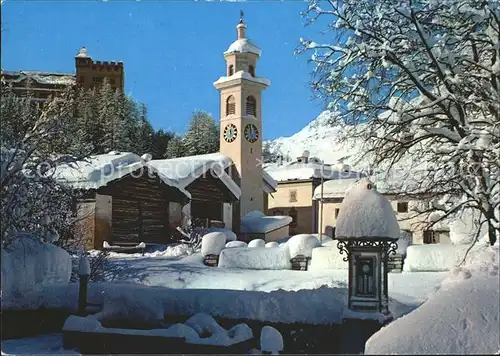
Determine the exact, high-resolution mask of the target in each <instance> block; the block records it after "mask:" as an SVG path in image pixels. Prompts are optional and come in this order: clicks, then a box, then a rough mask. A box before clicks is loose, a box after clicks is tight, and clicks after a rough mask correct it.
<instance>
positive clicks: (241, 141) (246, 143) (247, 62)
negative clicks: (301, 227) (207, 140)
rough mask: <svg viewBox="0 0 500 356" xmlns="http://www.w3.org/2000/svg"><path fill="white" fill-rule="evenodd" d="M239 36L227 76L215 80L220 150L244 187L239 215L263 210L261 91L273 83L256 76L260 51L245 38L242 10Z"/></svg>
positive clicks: (227, 54)
mask: <svg viewBox="0 0 500 356" xmlns="http://www.w3.org/2000/svg"><path fill="white" fill-rule="evenodd" d="M236 30H237V36H238V37H237V39H236V41H234V42H233V43H232V44H231V45H230V46H229V48H228V49H227V51H225V52H224V58H225V59H226V75H225V76H224V77H221V78H219V80H217V81H216V82H215V83H214V86H215V88H216V89H217V90H218V91H219V92H220V135H221V136H220V153H222V154H223V155H225V156H228V157H230V158H231V159H232V161H233V163H234V166H235V168H236V172H231V175H232V177H233V179H234V180H235V181H236V182H237V183H238V185H239V187H240V189H241V197H240V216H244V215H246V214H247V213H249V212H251V211H253V210H258V211H262V212H263V209H264V193H263V184H264V183H263V178H262V161H261V160H262V91H263V90H264V89H266V88H267V87H268V86H269V85H270V83H269V80H267V79H266V78H261V77H257V75H256V73H257V61H258V59H259V57H260V54H261V50H260V48H259V47H257V46H256V45H255V44H254V43H253V42H252V41H250V40H249V39H248V38H247V37H246V25H245V23H244V22H243V13H242V12H241V13H240V22H239V23H238V25H237V26H236Z"/></svg>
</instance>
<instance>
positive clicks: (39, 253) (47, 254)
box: [2, 235, 72, 300]
mask: <svg viewBox="0 0 500 356" xmlns="http://www.w3.org/2000/svg"><path fill="white" fill-rule="evenodd" d="M71 268H72V265H71V256H70V255H69V254H68V253H67V252H66V251H65V250H63V249H62V248H60V247H57V246H55V245H53V244H51V243H45V242H42V241H40V240H39V239H38V238H35V237H31V235H23V236H20V237H18V238H16V239H15V240H12V241H11V243H10V244H9V245H8V246H6V247H5V248H4V249H2V299H3V300H5V299H9V298H15V297H16V296H18V295H21V294H24V293H26V292H28V291H33V289H36V288H37V287H41V286H43V285H48V284H58V283H69V280H70V277H71Z"/></svg>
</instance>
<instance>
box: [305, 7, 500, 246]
mask: <svg viewBox="0 0 500 356" xmlns="http://www.w3.org/2000/svg"><path fill="white" fill-rule="evenodd" d="M304 16H305V17H306V18H307V19H308V20H309V22H310V23H314V22H322V21H323V20H324V21H325V22H324V23H326V24H327V29H326V30H327V31H326V33H327V35H328V36H329V37H328V38H329V39H328V40H327V41H325V42H326V43H319V41H318V42H314V41H312V40H309V39H301V46H300V48H299V50H298V52H299V53H302V52H312V56H311V60H312V62H314V64H315V68H314V72H313V80H312V88H313V90H314V91H315V92H316V93H317V94H318V96H319V97H320V98H323V99H325V100H326V102H327V103H328V107H329V108H330V109H332V110H335V111H336V112H337V115H335V116H334V121H335V122H334V124H336V125H339V124H340V125H345V126H346V127H345V135H344V136H343V137H342V139H343V140H350V139H356V140H357V141H358V142H363V143H364V152H363V153H364V159H365V160H366V159H368V158H369V159H370V160H371V162H370V163H372V164H374V165H375V167H376V168H378V169H383V170H386V171H394V170H399V172H398V175H399V179H400V180H401V181H415V183H417V184H413V185H411V187H410V186H408V187H407V189H406V190H405V194H406V195H408V196H412V195H415V196H418V197H420V198H422V197H425V204H422V206H420V208H419V209H417V210H416V213H418V214H432V213H433V212H435V211H440V212H442V214H439V218H438V219H431V220H432V221H431V224H435V223H438V222H439V221H441V220H443V219H446V218H448V217H451V216H452V215H455V214H457V213H458V212H459V211H460V210H463V209H466V208H472V209H475V210H478V211H479V212H480V213H481V216H482V220H481V223H482V224H483V225H484V224H485V225H487V227H488V235H489V241H490V243H491V244H494V242H495V241H496V238H497V237H496V235H497V234H498V233H499V229H500V213H499V209H500V207H499V204H500V187H499V185H500V177H499V172H500V163H499V162H500V119H499V117H500V116H499V115H500V100H499V99H500V46H499V45H498V44H499V43H500V3H499V2H498V1H494V0H485V1H473V0H447V1H436V0H418V1H416V0H379V1H370V0H342V1H337V0H310V1H309V6H308V8H307V10H306V11H305V12H304ZM332 36H333V38H334V39H333V40H332ZM416 171H418V174H416ZM416 176H418V178H417V179H416V178H415V177H416ZM436 216H438V215H436V214H434V217H436Z"/></svg>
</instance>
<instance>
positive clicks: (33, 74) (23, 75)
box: [2, 70, 76, 85]
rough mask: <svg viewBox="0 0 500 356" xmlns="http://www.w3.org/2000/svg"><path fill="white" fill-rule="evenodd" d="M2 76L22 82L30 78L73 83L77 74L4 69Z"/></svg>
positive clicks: (15, 81)
mask: <svg viewBox="0 0 500 356" xmlns="http://www.w3.org/2000/svg"><path fill="white" fill-rule="evenodd" d="M2 76H5V77H6V80H7V81H8V82H11V83H20V82H22V81H23V80H26V79H28V78H29V79H31V80H33V81H35V82H37V83H39V84H51V85H73V84H75V83H76V76H75V75H74V74H68V73H55V72H39V71H27V70H23V71H16V72H5V71H2Z"/></svg>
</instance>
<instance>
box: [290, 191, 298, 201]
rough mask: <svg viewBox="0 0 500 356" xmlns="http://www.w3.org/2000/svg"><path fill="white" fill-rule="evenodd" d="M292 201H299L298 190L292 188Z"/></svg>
mask: <svg viewBox="0 0 500 356" xmlns="http://www.w3.org/2000/svg"><path fill="white" fill-rule="evenodd" d="M289 193H290V203H295V202H296V201H297V190H296V189H293V190H290V192H289Z"/></svg>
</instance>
